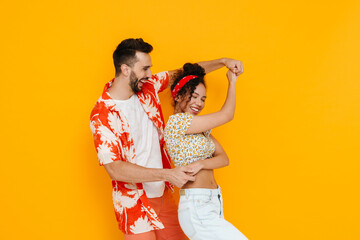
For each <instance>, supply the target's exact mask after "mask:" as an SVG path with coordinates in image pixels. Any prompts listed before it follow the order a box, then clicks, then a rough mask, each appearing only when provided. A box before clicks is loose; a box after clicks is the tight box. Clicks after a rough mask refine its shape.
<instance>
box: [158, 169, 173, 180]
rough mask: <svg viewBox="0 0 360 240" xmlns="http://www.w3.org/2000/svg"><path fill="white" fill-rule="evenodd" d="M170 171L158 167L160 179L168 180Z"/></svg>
mask: <svg viewBox="0 0 360 240" xmlns="http://www.w3.org/2000/svg"><path fill="white" fill-rule="evenodd" d="M170 171H171V169H166V168H163V169H160V178H161V181H166V182H168V181H169V179H170V175H171V174H170Z"/></svg>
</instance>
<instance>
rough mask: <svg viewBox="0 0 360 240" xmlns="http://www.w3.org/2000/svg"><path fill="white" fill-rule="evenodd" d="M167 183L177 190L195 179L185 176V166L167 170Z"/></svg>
mask: <svg viewBox="0 0 360 240" xmlns="http://www.w3.org/2000/svg"><path fill="white" fill-rule="evenodd" d="M167 181H169V182H170V183H171V184H172V185H175V186H176V187H178V188H181V187H182V186H184V184H185V183H187V182H188V181H195V177H194V176H191V175H189V174H187V166H185V167H176V168H173V169H169V172H168V176H167Z"/></svg>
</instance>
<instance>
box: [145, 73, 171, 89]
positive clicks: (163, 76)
mask: <svg viewBox="0 0 360 240" xmlns="http://www.w3.org/2000/svg"><path fill="white" fill-rule="evenodd" d="M149 82H150V83H151V84H152V85H153V86H154V89H155V91H156V92H157V93H159V92H162V91H164V90H165V89H166V88H167V86H168V85H169V72H160V73H156V74H154V75H152V77H151V78H150V79H149Z"/></svg>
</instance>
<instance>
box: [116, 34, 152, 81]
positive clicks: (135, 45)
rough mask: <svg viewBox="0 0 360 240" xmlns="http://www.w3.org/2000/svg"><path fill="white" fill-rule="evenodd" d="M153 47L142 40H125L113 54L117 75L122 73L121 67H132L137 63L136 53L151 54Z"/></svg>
mask: <svg viewBox="0 0 360 240" xmlns="http://www.w3.org/2000/svg"><path fill="white" fill-rule="evenodd" d="M152 50H153V47H152V46H151V45H150V44H149V43H147V42H144V40H142V38H136V39H135V38H129V39H125V40H123V41H122V42H121V43H120V44H119V45H118V46H117V48H116V49H115V51H114V53H113V60H114V66H115V75H116V76H118V75H119V74H120V73H121V65H122V64H126V65H128V66H130V67H132V66H134V64H135V63H136V62H137V59H136V56H135V54H136V51H139V52H143V53H150V52H151V51H152Z"/></svg>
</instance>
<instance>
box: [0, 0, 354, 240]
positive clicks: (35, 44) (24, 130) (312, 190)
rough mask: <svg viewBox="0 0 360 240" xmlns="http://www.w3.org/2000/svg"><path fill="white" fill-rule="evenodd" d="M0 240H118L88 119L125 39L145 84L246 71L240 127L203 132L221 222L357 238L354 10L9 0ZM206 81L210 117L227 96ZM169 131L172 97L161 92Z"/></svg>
mask: <svg viewBox="0 0 360 240" xmlns="http://www.w3.org/2000/svg"><path fill="white" fill-rule="evenodd" d="M0 13H1V14H0V20H1V40H0V41H1V44H0V45H1V49H0V50H1V71H0V78H1V92H0V97H1V101H0V104H1V106H0V107H1V108H0V109H1V120H0V121H1V170H0V182H1V190H0V191H1V200H0V201H1V220H0V224H1V225H0V227H1V229H0V239H7V240H11V239H39V240H40V239H53V240H56V239H68V240H70V239H89V240H90V239H113V240H115V239H122V234H121V232H120V231H119V230H118V229H117V224H116V221H115V215H114V213H113V208H112V200H111V184H110V179H109V178H108V176H107V174H106V173H105V171H104V169H103V168H101V167H99V166H98V162H97V158H96V153H95V149H94V146H93V142H92V136H91V132H90V129H89V114H90V111H91V109H92V107H93V105H94V104H95V101H96V100H97V98H98V97H99V96H100V94H101V92H102V89H103V86H104V84H105V83H106V82H107V81H108V80H110V79H111V78H112V77H113V75H114V70H113V66H112V52H113V50H114V49H115V47H116V46H117V44H118V43H119V42H120V41H121V40H123V39H125V38H128V37H142V38H143V39H144V40H145V41H147V42H149V43H151V44H152V45H153V46H154V51H153V53H152V54H151V56H152V61H153V65H154V67H153V69H152V70H153V72H158V71H162V70H169V69H175V68H178V67H180V66H181V65H182V64H183V63H185V62H187V61H190V62H196V61H201V60H210V59H216V58H220V57H232V58H237V59H241V60H242V61H243V62H244V68H245V73H244V74H243V75H242V76H241V77H240V81H239V83H238V84H237V93H238V98H237V109H236V116H235V119H234V120H233V121H232V122H230V123H228V124H226V125H225V126H222V127H219V128H217V129H215V130H214V131H213V134H214V135H215V137H216V138H217V139H218V140H219V141H220V143H221V144H222V145H223V147H224V148H225V150H226V151H227V153H228V155H229V157H230V166H229V167H227V168H224V169H221V170H218V171H216V177H217V180H218V182H219V184H220V185H221V187H222V190H223V194H224V201H225V206H224V208H225V209H224V210H225V216H226V218H227V219H228V220H229V221H230V222H232V223H233V224H234V225H235V226H236V227H237V228H239V229H240V230H241V231H242V232H243V233H244V234H245V235H246V236H247V237H248V238H249V239H251V240H269V239H272V240H275V239H276V240H289V239H291V240H297V239H299V240H300V239H301V240H302V239H309V240H310V239H311V240H318V239H321V240H322V239H324V240H325V239H326V240H331V239H334V240H335V239H336V240H338V239H341V240H345V239H349V240H354V239H360V227H359V214H360V209H359V202H360V196H359V182H360V181H359V180H360V177H359V170H360V164H359V159H360V158H359V157H360V153H359V149H360V139H359V137H360V113H359V110H360V94H359V93H360V84H359V79H360V68H359V60H360V57H359V56H360V44H359V42H360V2H359V1H356V0H353V1H351V0H344V1H340V2H339V1H325V0H323V1H314V0H312V1H310V0H304V1H295V2H294V1H280V0H273V1H265V0H259V1H250V0H246V1H245V0H240V1H239V0H228V1H213V0H211V1H210V0H207V1H205V0H199V1H178V2H177V1H154V0H153V1H94V0H87V1H85V0H78V1H74V0H72V1H70V0H64V1H40V0H34V1H24V0H20V1H3V2H2V4H1V10H0ZM225 72H226V71H225V69H221V70H218V71H217V72H214V73H211V74H209V76H208V77H207V84H208V100H207V103H206V104H207V106H206V109H205V110H204V111H205V112H212V111H216V110H218V109H219V108H220V107H221V105H222V103H223V100H224V99H225V94H226V78H225ZM161 98H162V102H163V111H164V114H165V116H166V118H167V117H168V116H169V114H170V113H171V111H172V109H171V105H170V99H171V98H170V95H169V92H165V93H164V94H163V95H162V97H161Z"/></svg>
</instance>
